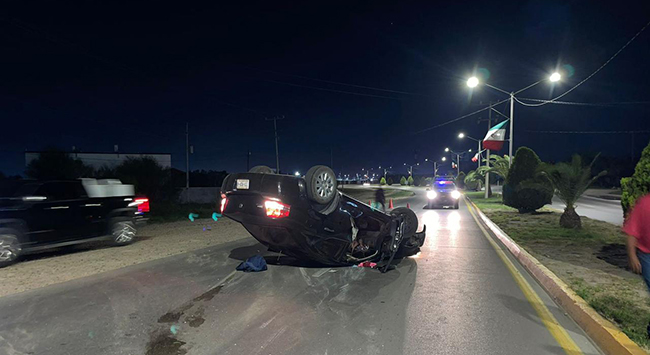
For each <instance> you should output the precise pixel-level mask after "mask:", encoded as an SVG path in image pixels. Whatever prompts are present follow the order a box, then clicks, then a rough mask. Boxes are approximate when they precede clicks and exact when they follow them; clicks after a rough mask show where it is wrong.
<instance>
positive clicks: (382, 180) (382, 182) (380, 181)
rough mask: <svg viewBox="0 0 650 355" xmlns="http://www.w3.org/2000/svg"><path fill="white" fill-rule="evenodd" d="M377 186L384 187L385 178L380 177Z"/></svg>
mask: <svg viewBox="0 0 650 355" xmlns="http://www.w3.org/2000/svg"><path fill="white" fill-rule="evenodd" d="M379 185H386V178H385V177H382V178H381V180H379Z"/></svg>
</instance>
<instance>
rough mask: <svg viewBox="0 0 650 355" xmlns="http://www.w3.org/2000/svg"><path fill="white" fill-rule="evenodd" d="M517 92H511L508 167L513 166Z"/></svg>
mask: <svg viewBox="0 0 650 355" xmlns="http://www.w3.org/2000/svg"><path fill="white" fill-rule="evenodd" d="M514 129H515V94H514V93H513V92H511V93H510V142H509V143H510V161H509V162H508V167H511V166H512V157H513V155H512V143H513V142H514V141H515V131H514Z"/></svg>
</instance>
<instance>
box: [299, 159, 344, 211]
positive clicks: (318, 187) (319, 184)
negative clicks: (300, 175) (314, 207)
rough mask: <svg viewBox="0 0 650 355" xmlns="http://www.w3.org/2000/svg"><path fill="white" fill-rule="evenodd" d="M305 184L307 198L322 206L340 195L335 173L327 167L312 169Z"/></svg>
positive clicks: (321, 166)
mask: <svg viewBox="0 0 650 355" xmlns="http://www.w3.org/2000/svg"><path fill="white" fill-rule="evenodd" d="M305 182H306V185H307V186H306V187H307V197H309V199H310V200H311V201H313V202H316V203H318V204H320V205H325V204H328V203H330V202H331V201H332V200H333V199H334V197H335V195H336V194H337V193H338V191H337V190H336V176H335V175H334V171H333V170H332V169H330V168H329V167H327V166H325V165H316V166H313V167H311V169H309V171H307V174H306V175H305Z"/></svg>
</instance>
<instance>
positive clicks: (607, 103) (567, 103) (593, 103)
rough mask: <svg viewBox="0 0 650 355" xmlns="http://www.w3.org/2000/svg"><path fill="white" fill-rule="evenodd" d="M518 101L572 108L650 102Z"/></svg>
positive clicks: (645, 103)
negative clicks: (570, 106) (569, 106)
mask: <svg viewBox="0 0 650 355" xmlns="http://www.w3.org/2000/svg"><path fill="white" fill-rule="evenodd" d="M520 100H526V101H535V102H545V103H549V104H558V105H574V106H596V107H611V106H620V105H647V104H650V101H622V102H572V101H551V100H541V99H530V98H523V97H522V98H520Z"/></svg>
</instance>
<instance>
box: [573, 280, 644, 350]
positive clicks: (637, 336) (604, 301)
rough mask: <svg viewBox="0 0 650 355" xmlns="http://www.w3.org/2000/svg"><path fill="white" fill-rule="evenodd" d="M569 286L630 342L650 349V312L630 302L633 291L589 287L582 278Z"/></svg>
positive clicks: (623, 288)
mask: <svg viewBox="0 0 650 355" xmlns="http://www.w3.org/2000/svg"><path fill="white" fill-rule="evenodd" d="M569 285H570V286H571V288H572V289H573V290H574V291H575V292H576V294H578V296H580V297H582V298H583V299H584V300H585V301H587V303H588V304H589V305H590V306H591V307H592V308H593V309H595V310H596V311H597V312H598V313H600V314H601V315H602V316H603V317H605V318H607V319H609V320H610V321H612V322H614V323H615V324H617V325H618V326H619V327H620V328H621V330H622V331H623V333H625V334H626V335H627V336H628V337H630V339H632V341H634V342H636V343H637V344H639V345H641V346H642V347H644V348H645V349H648V348H649V347H650V341H649V340H648V332H647V330H646V327H647V326H648V320H649V319H650V311H648V308H647V307H642V306H640V305H639V304H638V303H637V302H633V301H632V299H633V298H634V292H635V291H633V290H630V289H629V288H627V289H626V288H625V286H624V285H623V286H622V287H621V288H619V289H613V288H605V287H602V286H591V285H589V284H588V283H587V282H585V280H584V279H582V278H574V279H573V280H572V282H571V283H570V284H569Z"/></svg>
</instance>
